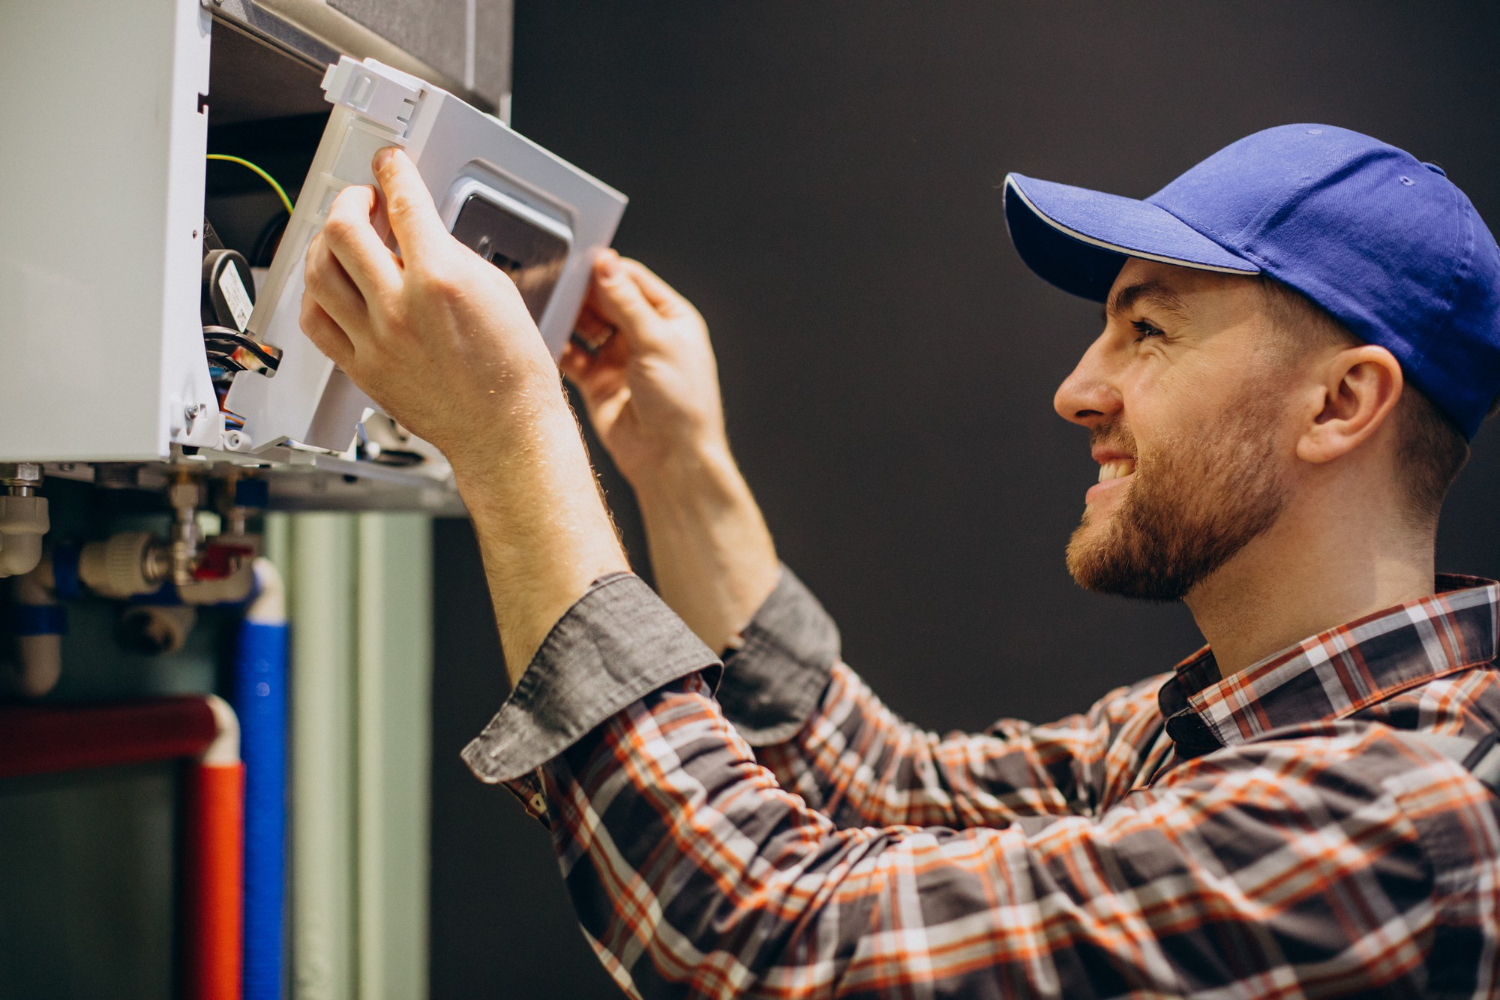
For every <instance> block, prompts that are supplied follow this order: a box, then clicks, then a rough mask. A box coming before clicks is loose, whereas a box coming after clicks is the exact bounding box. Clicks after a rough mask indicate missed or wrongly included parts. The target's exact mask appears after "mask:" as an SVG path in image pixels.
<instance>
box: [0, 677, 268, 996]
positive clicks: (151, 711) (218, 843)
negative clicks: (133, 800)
mask: <svg viewBox="0 0 1500 1000" xmlns="http://www.w3.org/2000/svg"><path fill="white" fill-rule="evenodd" d="M180 757H192V758H195V759H196V764H195V765H194V767H193V768H192V769H191V771H190V772H189V776H188V783H187V822H186V828H187V832H188V836H187V845H186V858H185V864H184V866H183V870H184V882H185V887H184V888H185V894H184V902H185V916H186V920H187V928H186V935H185V937H186V941H187V948H186V955H185V956H184V957H185V960H186V975H185V985H186V987H187V991H186V992H187V996H188V997H189V998H190V1000H239V996H240V962H241V954H240V951H241V946H240V938H241V930H242V909H241V907H242V897H243V889H244V881H243V867H242V866H243V857H244V802H245V766H244V764H242V763H241V762H240V760H239V724H238V722H237V721H236V720H235V718H234V712H233V710H231V709H230V708H229V706H228V704H226V703H225V702H223V701H221V700H220V699H218V698H214V697H213V696H209V697H178V698H159V699H155V700H153V701H140V702H122V703H117V704H112V705H73V706H52V705H0V777H15V776H18V775H26V774H48V773H53V772H58V771H78V770H83V769H85V768H94V767H107V766H112V765H118V764H139V763H143V762H146V761H164V760H174V759H177V758H180Z"/></svg>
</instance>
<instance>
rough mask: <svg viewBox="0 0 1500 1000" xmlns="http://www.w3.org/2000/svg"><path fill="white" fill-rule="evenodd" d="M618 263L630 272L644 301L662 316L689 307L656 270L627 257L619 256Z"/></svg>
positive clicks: (670, 314) (673, 313)
mask: <svg viewBox="0 0 1500 1000" xmlns="http://www.w3.org/2000/svg"><path fill="white" fill-rule="evenodd" d="M610 253H614V251H613V250H611V251H610ZM620 263H621V264H623V265H624V267H625V270H627V271H629V272H630V276H631V277H633V278H634V279H635V283H636V284H637V285H638V286H640V289H641V294H642V295H644V296H645V297H646V301H647V302H649V303H651V305H652V306H654V307H655V309H656V311H657V312H659V313H661V314H662V315H663V316H672V315H675V314H677V313H678V312H682V311H686V310H687V309H689V308H691V306H690V305H689V304H688V300H687V299H685V298H683V297H682V294H681V293H680V292H678V291H677V289H675V288H673V287H672V286H671V285H669V284H667V283H666V282H665V281H662V280H661V279H660V278H658V277H657V276H656V272H654V271H652V270H651V269H650V268H649V267H647V266H646V265H645V264H642V263H641V262H640V261H638V260H631V259H630V258H629V257H622V258H620Z"/></svg>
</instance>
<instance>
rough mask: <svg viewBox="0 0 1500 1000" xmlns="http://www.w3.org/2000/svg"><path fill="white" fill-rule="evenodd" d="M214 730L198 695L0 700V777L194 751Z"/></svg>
mask: <svg viewBox="0 0 1500 1000" xmlns="http://www.w3.org/2000/svg"><path fill="white" fill-rule="evenodd" d="M218 733H219V726H218V722H217V721H216V720H215V718H214V711H213V709H212V708H211V707H210V706H209V703H208V699H206V698H202V697H180V698H158V699H154V700H152V701H139V702H119V703H116V704H108V705H69V706H62V705H0V778H10V777H14V776H16V775H22V774H47V773H50V772H54V771H81V770H83V769H85V768H90V767H107V766H110V765H114V764H139V763H143V762H145V761H157V760H173V759H174V758H177V757H197V756H200V755H201V754H202V753H203V751H205V750H207V749H208V747H209V744H211V743H213V741H214V738H215V737H216V736H217V735H218Z"/></svg>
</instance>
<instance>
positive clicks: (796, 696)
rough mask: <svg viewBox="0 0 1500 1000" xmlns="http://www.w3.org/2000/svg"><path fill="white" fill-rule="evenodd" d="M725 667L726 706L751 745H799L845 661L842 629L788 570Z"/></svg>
mask: <svg viewBox="0 0 1500 1000" xmlns="http://www.w3.org/2000/svg"><path fill="white" fill-rule="evenodd" d="M742 639H743V642H744V644H743V645H742V646H741V647H740V648H739V649H737V650H735V651H734V652H732V653H730V654H729V656H727V657H726V658H725V661H724V677H723V679H722V680H721V681H720V682H719V690H718V699H719V705H720V706H721V707H722V708H723V710H724V715H725V716H726V717H727V718H728V719H729V721H731V722H733V723H734V725H735V728H736V729H738V730H739V732H740V735H741V736H743V737H744V738H745V741H746V742H748V743H749V744H750V745H751V746H769V745H771V744H775V743H782V742H785V741H786V740H788V739H791V737H792V736H794V735H795V734H796V733H797V730H799V729H801V728H802V727H803V725H805V724H806V723H807V720H808V718H809V717H810V716H811V715H812V713H813V710H814V709H816V708H817V705H818V699H820V698H821V697H822V696H823V691H824V690H825V689H826V688H827V687H828V679H829V676H830V675H831V674H832V671H833V664H834V663H835V662H836V661H837V660H838V658H839V630H838V626H836V625H835V624H834V623H833V619H832V618H831V617H829V615H828V612H827V611H825V610H823V605H821V604H819V603H818V599H817V598H816V597H814V596H813V595H812V592H811V591H809V590H808V589H807V587H806V586H805V585H804V584H803V583H802V581H801V580H799V579H797V577H796V575H795V574H794V573H792V571H791V570H790V569H788V568H787V567H785V566H782V567H781V578H780V579H779V580H778V581H777V583H776V589H775V590H773V591H771V596H770V597H768V598H766V601H765V603H764V604H762V605H761V607H760V610H758V611H757V612H756V613H755V617H754V618H752V619H751V620H750V624H749V625H747V626H746V627H745V631H744V632H743V634H742Z"/></svg>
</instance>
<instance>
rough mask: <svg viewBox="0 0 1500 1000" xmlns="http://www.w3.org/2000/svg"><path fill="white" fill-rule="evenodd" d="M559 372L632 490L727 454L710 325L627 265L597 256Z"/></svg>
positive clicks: (636, 266)
mask: <svg viewBox="0 0 1500 1000" xmlns="http://www.w3.org/2000/svg"><path fill="white" fill-rule="evenodd" d="M578 331H579V335H580V336H581V337H582V338H584V340H585V341H588V342H592V343H598V342H600V341H601V340H602V341H603V345H602V346H601V347H600V348H599V350H598V353H597V354H590V353H589V352H588V351H586V350H584V349H582V348H581V347H580V346H579V345H578V344H577V343H576V342H573V343H569V344H568V346H567V348H566V349H565V350H564V351H563V356H562V370H563V372H564V373H566V374H567V376H568V378H570V379H572V380H573V383H574V384H575V385H577V386H578V389H579V392H581V393H582V395H583V399H584V402H585V404H587V406H588V411H589V418H590V420H591V421H592V422H593V425H594V430H595V431H596V432H597V433H598V435H599V439H600V440H601V441H602V442H604V446H605V448H607V449H609V454H610V457H611V458H612V459H614V462H615V465H616V466H618V467H619V469H620V472H621V474H623V475H624V476H625V478H626V479H627V480H629V481H630V484H631V485H632V486H634V487H636V489H637V490H641V489H647V490H649V489H651V488H652V487H653V486H655V485H657V484H658V483H659V482H660V481H661V480H663V479H664V478H666V477H668V476H670V475H672V474H673V473H680V472H681V471H682V470H681V468H680V466H681V465H682V464H683V463H685V462H688V463H691V462H693V461H695V460H696V459H697V458H698V457H699V456H702V455H705V454H717V453H725V454H727V453H728V451H729V445H728V443H727V441H726V440H725V435H724V413H723V406H722V404H721V403H720V402H719V378H718V373H717V369H716V365H715V362H714V352H713V348H712V347H711V346H710V345H709V341H708V327H707V326H705V325H704V323H703V317H702V316H699V315H698V310H696V309H694V308H693V306H692V303H690V302H688V300H687V299H685V298H683V297H682V296H681V295H679V294H677V292H676V291H675V290H674V289H673V288H672V287H671V286H669V285H668V284H667V283H666V282H664V281H662V280H661V279H660V278H658V277H657V276H656V275H654V274H652V273H651V272H650V271H649V270H647V269H646V267H645V266H644V265H642V264H640V263H638V262H636V261H633V260H622V259H620V256H619V254H617V253H615V252H614V251H613V250H607V251H605V252H604V253H603V254H601V255H600V257H599V260H598V262H597V263H596V264H595V266H594V282H593V286H592V287H591V288H590V289H589V297H588V300H587V302H586V303H585V304H584V308H583V314H582V315H581V316H579V318H578Z"/></svg>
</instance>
